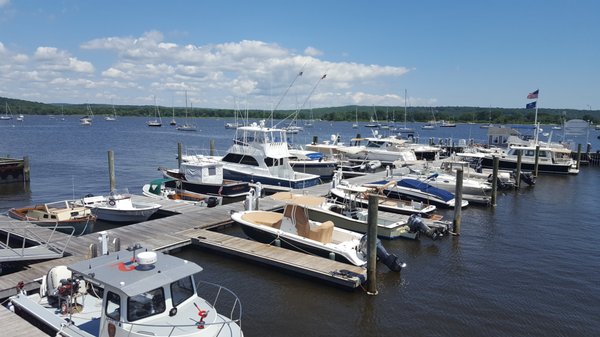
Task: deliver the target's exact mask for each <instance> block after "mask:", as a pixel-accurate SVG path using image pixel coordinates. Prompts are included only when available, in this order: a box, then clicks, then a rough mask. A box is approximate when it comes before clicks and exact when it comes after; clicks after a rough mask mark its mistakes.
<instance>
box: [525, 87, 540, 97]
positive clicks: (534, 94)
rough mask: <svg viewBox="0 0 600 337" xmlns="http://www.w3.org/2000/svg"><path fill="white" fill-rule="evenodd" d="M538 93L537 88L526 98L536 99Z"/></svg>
mask: <svg viewBox="0 0 600 337" xmlns="http://www.w3.org/2000/svg"><path fill="white" fill-rule="evenodd" d="M539 93H540V89H538V90H536V91H534V92H530V93H529V95H527V99H536V98H538V94H539Z"/></svg>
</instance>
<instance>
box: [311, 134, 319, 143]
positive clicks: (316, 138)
mask: <svg viewBox="0 0 600 337" xmlns="http://www.w3.org/2000/svg"><path fill="white" fill-rule="evenodd" d="M318 142H319V137H318V136H313V137H312V145H317V143H318Z"/></svg>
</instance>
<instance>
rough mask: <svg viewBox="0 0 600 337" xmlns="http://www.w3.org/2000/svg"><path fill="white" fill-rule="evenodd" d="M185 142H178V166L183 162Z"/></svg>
mask: <svg viewBox="0 0 600 337" xmlns="http://www.w3.org/2000/svg"><path fill="white" fill-rule="evenodd" d="M182 157H183V144H181V143H177V168H181V162H182V161H183V158H182Z"/></svg>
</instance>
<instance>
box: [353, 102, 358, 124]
mask: <svg viewBox="0 0 600 337" xmlns="http://www.w3.org/2000/svg"><path fill="white" fill-rule="evenodd" d="M355 115H356V116H355V117H354V118H355V121H354V124H352V128H353V129H358V106H356V109H355Z"/></svg>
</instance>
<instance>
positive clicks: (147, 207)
mask: <svg viewBox="0 0 600 337" xmlns="http://www.w3.org/2000/svg"><path fill="white" fill-rule="evenodd" d="M81 203H82V204H83V205H84V206H85V207H87V208H89V209H90V210H91V211H92V214H94V215H96V217H97V219H98V220H103V221H110V222H119V223H136V222H142V221H146V220H148V219H149V218H150V217H151V216H152V215H153V214H154V213H156V211H158V209H159V208H160V207H161V206H160V205H159V204H156V203H148V202H133V201H132V200H131V194H129V191H127V190H126V189H125V190H114V191H111V192H110V194H109V195H108V196H107V197H105V196H85V197H83V198H82V199H81Z"/></svg>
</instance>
